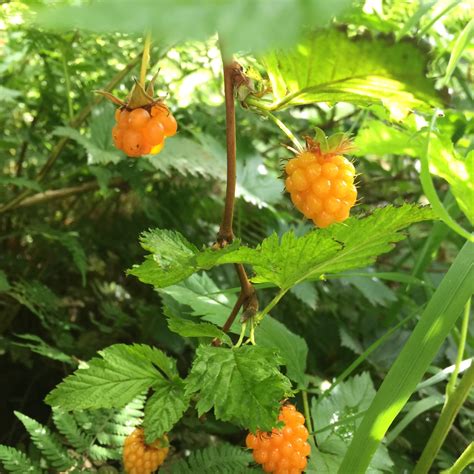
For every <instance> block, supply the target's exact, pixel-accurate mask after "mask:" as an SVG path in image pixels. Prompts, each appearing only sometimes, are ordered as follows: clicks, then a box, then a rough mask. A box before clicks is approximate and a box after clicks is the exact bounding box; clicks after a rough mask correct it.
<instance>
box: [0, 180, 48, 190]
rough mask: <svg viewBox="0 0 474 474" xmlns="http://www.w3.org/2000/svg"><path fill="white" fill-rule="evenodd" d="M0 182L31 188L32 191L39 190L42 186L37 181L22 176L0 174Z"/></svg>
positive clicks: (4, 184) (3, 184)
mask: <svg viewBox="0 0 474 474" xmlns="http://www.w3.org/2000/svg"><path fill="white" fill-rule="evenodd" d="M0 184H1V185H2V186H6V185H9V184H12V185H13V186H18V187H19V188H26V189H32V190H33V191H38V192H41V191H43V187H42V186H41V185H40V184H39V183H38V182H37V181H33V180H31V179H27V178H22V177H21V176H0Z"/></svg>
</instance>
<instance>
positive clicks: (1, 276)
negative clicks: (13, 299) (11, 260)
mask: <svg viewBox="0 0 474 474" xmlns="http://www.w3.org/2000/svg"><path fill="white" fill-rule="evenodd" d="M10 288H11V287H10V283H8V278H7V275H6V274H5V272H4V271H3V270H0V293H3V292H5V291H8V290H9V289H10Z"/></svg>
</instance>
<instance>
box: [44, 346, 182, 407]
mask: <svg viewBox="0 0 474 474" xmlns="http://www.w3.org/2000/svg"><path fill="white" fill-rule="evenodd" d="M100 355H101V358H98V357H96V358H94V359H92V360H90V361H89V363H88V364H87V366H86V367H85V368H79V369H78V370H76V372H74V374H72V375H69V376H68V377H66V378H65V379H64V381H63V382H61V383H60V384H59V385H58V386H57V387H56V388H55V389H54V390H53V391H52V392H51V393H50V394H49V395H48V396H47V397H46V402H47V403H48V404H49V405H51V406H59V407H61V408H63V409H65V410H74V409H84V408H121V407H123V406H125V405H126V404H127V403H129V402H130V401H131V400H132V399H134V398H135V397H137V396H138V395H140V394H141V393H143V391H144V390H146V389H148V388H149V387H151V386H153V385H154V384H155V383H159V382H161V381H165V378H164V376H163V374H162V372H160V371H163V372H164V374H165V375H166V376H167V377H170V376H172V377H176V376H177V375H176V369H175V368H174V365H173V364H174V363H173V362H172V361H171V359H169V358H168V357H167V356H165V355H164V354H163V353H162V352H161V351H159V350H158V349H154V348H151V347H148V346H145V345H139V344H134V345H131V346H127V345H125V344H115V345H114V346H110V347H108V348H107V349H104V350H103V351H100ZM157 367H158V369H159V370H157Z"/></svg>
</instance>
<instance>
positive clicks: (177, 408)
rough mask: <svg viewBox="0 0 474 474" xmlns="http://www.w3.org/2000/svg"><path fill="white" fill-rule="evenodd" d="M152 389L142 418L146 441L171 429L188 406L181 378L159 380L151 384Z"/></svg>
mask: <svg viewBox="0 0 474 474" xmlns="http://www.w3.org/2000/svg"><path fill="white" fill-rule="evenodd" d="M153 390H154V391H155V393H154V394H153V395H152V396H151V397H150V398H149V399H148V400H147V402H146V405H145V418H144V419H143V427H144V429H145V437H146V442H147V443H152V442H153V441H155V440H156V439H158V438H161V437H162V436H163V434H165V433H166V432H168V431H171V429H172V428H173V426H174V425H175V424H176V423H177V422H178V421H179V420H180V419H181V417H182V416H183V413H184V412H185V411H186V410H187V409H188V406H189V398H188V397H187V396H186V395H185V393H184V383H183V382H182V381H181V380H175V381H173V382H166V381H165V380H163V381H160V382H159V383H156V384H155V385H154V386H153Z"/></svg>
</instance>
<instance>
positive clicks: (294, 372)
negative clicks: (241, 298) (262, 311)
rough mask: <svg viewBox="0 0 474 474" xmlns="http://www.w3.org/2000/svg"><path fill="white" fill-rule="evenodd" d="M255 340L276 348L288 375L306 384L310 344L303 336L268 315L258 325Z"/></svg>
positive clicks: (260, 343)
mask: <svg viewBox="0 0 474 474" xmlns="http://www.w3.org/2000/svg"><path fill="white" fill-rule="evenodd" d="M255 340H256V342H257V344H258V345H259V346H263V347H268V348H270V349H276V350H277V351H278V353H279V355H280V356H281V358H282V359H283V363H284V365H285V366H286V368H287V375H288V377H289V378H290V379H291V380H294V381H295V382H297V383H298V384H300V385H305V371H306V359H307V357H308V345H307V344H306V341H305V340H304V339H303V338H302V337H300V336H297V335H296V334H294V333H292V332H291V331H290V330H289V329H288V328H287V327H286V326H285V325H284V324H282V323H280V322H279V321H277V320H276V319H273V318H271V317H269V316H267V317H265V318H264V319H263V320H262V322H261V323H260V325H259V326H258V327H257V330H256V331H255Z"/></svg>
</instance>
